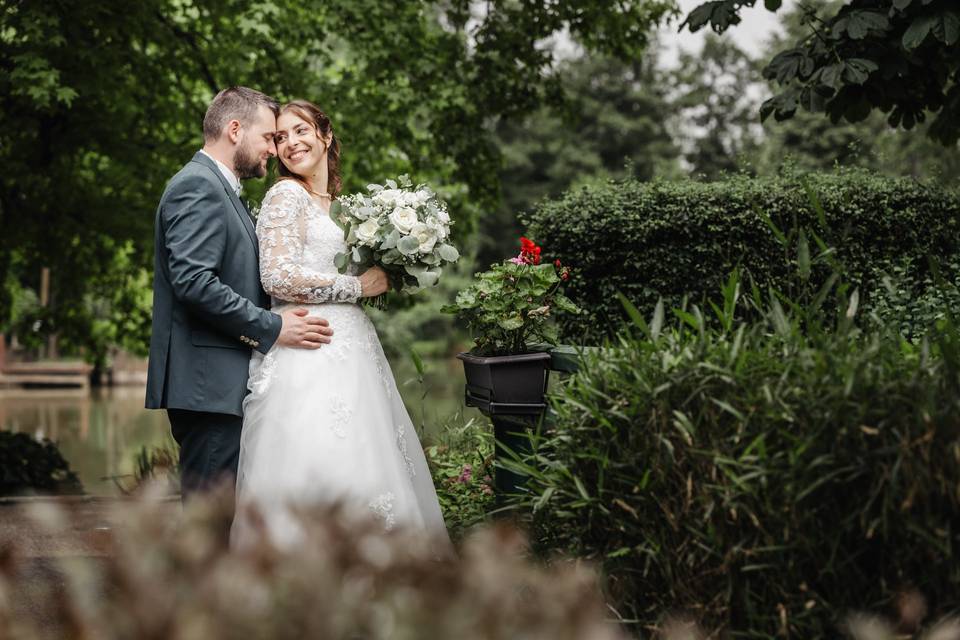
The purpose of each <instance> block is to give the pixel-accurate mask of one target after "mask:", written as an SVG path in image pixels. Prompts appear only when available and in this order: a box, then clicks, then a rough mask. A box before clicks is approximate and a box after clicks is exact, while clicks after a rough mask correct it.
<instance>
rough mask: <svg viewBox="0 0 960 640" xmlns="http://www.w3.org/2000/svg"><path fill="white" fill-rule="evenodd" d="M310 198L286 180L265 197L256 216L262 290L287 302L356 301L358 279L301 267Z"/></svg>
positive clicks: (358, 289) (358, 291) (358, 293)
mask: <svg viewBox="0 0 960 640" xmlns="http://www.w3.org/2000/svg"><path fill="white" fill-rule="evenodd" d="M309 198H310V197H309V196H308V195H307V193H306V192H305V191H303V189H302V188H301V187H300V186H299V185H297V184H295V183H293V182H291V181H288V180H285V181H283V182H280V183H278V184H276V185H275V186H274V187H272V188H271V189H270V191H268V192H267V195H266V197H264V201H263V206H262V207H261V209H260V215H259V216H258V217H257V237H258V239H259V242H260V280H261V281H262V282H263V289H264V291H266V292H267V293H269V294H270V295H272V296H273V297H274V298H277V299H280V300H287V301H290V302H302V303H317V302H356V301H357V300H359V299H360V291H361V289H360V279H359V278H357V277H355V276H350V275H341V274H338V273H320V272H317V271H314V270H312V269H309V268H306V267H304V266H303V246H304V242H305V239H306V224H307V215H308V211H307V209H308V207H309V206H310V199H309Z"/></svg>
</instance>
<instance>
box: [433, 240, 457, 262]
mask: <svg viewBox="0 0 960 640" xmlns="http://www.w3.org/2000/svg"><path fill="white" fill-rule="evenodd" d="M437 253H439V254H440V257H441V258H443V259H444V260H445V261H447V262H456V261H457V259H458V258H459V257H460V252H459V251H457V248H456V247H455V246H453V245H452V244H442V245H440V248H439V249H437Z"/></svg>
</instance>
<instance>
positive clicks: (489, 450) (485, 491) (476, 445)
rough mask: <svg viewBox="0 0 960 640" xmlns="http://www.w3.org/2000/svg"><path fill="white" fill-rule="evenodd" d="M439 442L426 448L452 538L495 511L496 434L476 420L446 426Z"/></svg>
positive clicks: (464, 532)
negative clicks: (494, 436)
mask: <svg viewBox="0 0 960 640" xmlns="http://www.w3.org/2000/svg"><path fill="white" fill-rule="evenodd" d="M441 433H442V436H441V439H440V441H439V442H437V443H435V444H432V445H430V446H428V447H426V448H425V449H424V453H425V454H426V457H427V464H428V465H429V466H430V474H431V476H432V477H433V484H434V486H435V487H436V489H437V499H438V500H439V501H440V508H441V510H442V511H443V519H444V522H446V525H447V530H448V531H449V532H450V537H451V538H453V539H454V540H459V539H460V538H462V537H463V536H464V535H465V534H466V532H467V530H469V529H470V528H472V527H474V526H476V525H478V524H481V523H483V522H485V521H486V520H487V517H488V514H489V513H490V512H491V511H492V510H493V507H494V498H493V479H492V476H493V434H492V433H491V432H490V430H489V428H488V427H487V426H486V424H482V425H481V424H478V423H477V421H476V420H475V419H471V420H469V421H467V423H466V424H463V425H462V426H459V427H453V426H452V425H449V424H448V425H446V426H445V428H444V429H443V431H442V432H441Z"/></svg>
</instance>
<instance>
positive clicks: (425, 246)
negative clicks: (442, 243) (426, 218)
mask: <svg viewBox="0 0 960 640" xmlns="http://www.w3.org/2000/svg"><path fill="white" fill-rule="evenodd" d="M437 235H438V234H437V230H436V229H433V228H432V227H430V225H426V224H423V223H417V224H416V225H414V227H413V230H412V231H411V232H410V236H411V237H413V238H416V239H417V242H419V243H420V247H419V249H418V250H419V251H420V253H430V252H431V251H433V245H435V244H437Z"/></svg>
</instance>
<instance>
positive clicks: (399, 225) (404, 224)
mask: <svg viewBox="0 0 960 640" xmlns="http://www.w3.org/2000/svg"><path fill="white" fill-rule="evenodd" d="M390 222H392V223H393V226H394V227H396V229H397V231H399V232H400V233H402V234H404V235H406V234H408V233H410V231H411V230H412V229H413V225H415V224H417V212H416V211H415V210H414V209H411V208H410V207H397V208H396V209H394V210H393V213H391V214H390Z"/></svg>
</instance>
